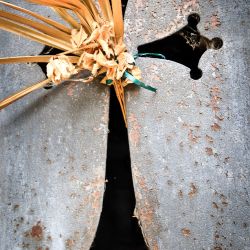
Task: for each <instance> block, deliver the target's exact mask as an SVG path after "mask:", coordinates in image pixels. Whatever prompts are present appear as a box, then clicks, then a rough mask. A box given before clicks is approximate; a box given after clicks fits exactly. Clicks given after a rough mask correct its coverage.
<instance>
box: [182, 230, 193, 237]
mask: <svg viewBox="0 0 250 250" xmlns="http://www.w3.org/2000/svg"><path fill="white" fill-rule="evenodd" d="M181 233H182V235H183V236H184V237H189V236H190V235H191V231H190V229H188V228H182V229H181Z"/></svg>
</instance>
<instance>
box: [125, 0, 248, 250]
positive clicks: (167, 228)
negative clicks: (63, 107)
mask: <svg viewBox="0 0 250 250" xmlns="http://www.w3.org/2000/svg"><path fill="white" fill-rule="evenodd" d="M192 12H196V13H199V14H200V16H201V22H200V24H199V29H200V30H201V32H202V34H203V35H206V36H208V37H209V38H212V37H215V36H219V37H221V38H222V39H223V42H224V45H223V47H222V49H220V50H218V51H214V50H209V51H207V52H206V53H205V55H204V56H203V57H202V59H201V61H200V65H199V66H200V68H201V69H202V70H203V77H202V78H201V79H200V80H197V81H195V80H192V79H190V77H189V69H188V68H186V67H184V66H183V65H180V64H177V63H175V62H171V61H165V60H159V59H146V58H141V59H138V60H137V64H138V65H139V67H140V68H141V69H142V72H143V79H144V82H146V83H148V84H150V85H152V86H155V87H157V89H158V91H157V93H156V94H154V93H152V92H150V91H147V90H145V89H139V88H135V87H133V86H130V87H129V88H128V90H127V94H126V96H127V97H126V98H127V110H128V126H129V127H128V130H129V131H128V132H129V141H130V152H131V164H132V172H133V179H134V187H135V194H136V202H137V203H136V213H135V214H136V216H137V217H138V219H139V221H140V224H141V227H142V230H143V233H144V236H145V240H146V241H147V243H148V245H149V246H150V249H154V250H155V249H161V250H179V249H183V250H184V249H187V250H190V249H217V250H220V249H233V250H235V249H250V239H249V235H250V232H249V223H250V209H249V188H250V186H249V162H250V159H249V158H250V157H249V100H250V98H249V97H250V96H249V93H250V92H249V73H248V64H249V49H248V46H249V37H250V36H249V22H248V20H249V4H248V1H237V2H235V1H220V0H218V1H216V0H214V1H168V2H167V1H139V0H138V1H130V2H129V3H128V9H127V16H126V32H127V33H126V34H127V37H126V39H127V43H128V45H129V47H130V50H131V51H133V52H136V47H137V46H138V45H140V44H143V43H145V42H150V41H153V40H155V39H158V38H161V37H164V36H167V35H170V34H172V33H173V32H175V31H177V30H178V29H179V28H181V27H183V26H184V25H185V24H186V17H187V15H188V14H189V13H192ZM158 14H159V17H158Z"/></svg>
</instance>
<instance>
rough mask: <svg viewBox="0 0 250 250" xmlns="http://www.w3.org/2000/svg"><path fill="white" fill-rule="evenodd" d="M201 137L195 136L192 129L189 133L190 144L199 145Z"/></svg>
mask: <svg viewBox="0 0 250 250" xmlns="http://www.w3.org/2000/svg"><path fill="white" fill-rule="evenodd" d="M200 138H201V137H200V136H196V135H194V134H193V130H192V129H190V130H189V132H188V139H189V141H190V142H192V143H198V140H199V139H200Z"/></svg>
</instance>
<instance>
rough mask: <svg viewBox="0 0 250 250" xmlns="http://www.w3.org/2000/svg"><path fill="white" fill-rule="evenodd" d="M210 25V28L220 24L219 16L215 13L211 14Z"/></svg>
mask: <svg viewBox="0 0 250 250" xmlns="http://www.w3.org/2000/svg"><path fill="white" fill-rule="evenodd" d="M210 25H211V27H212V29H215V28H217V27H219V26H220V25H221V22H220V18H219V17H218V15H217V14H213V15H212V16H211V18H210Z"/></svg>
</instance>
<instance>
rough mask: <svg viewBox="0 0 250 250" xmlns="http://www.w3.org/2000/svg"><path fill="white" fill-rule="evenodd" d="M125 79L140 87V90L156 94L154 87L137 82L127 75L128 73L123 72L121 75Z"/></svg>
mask: <svg viewBox="0 0 250 250" xmlns="http://www.w3.org/2000/svg"><path fill="white" fill-rule="evenodd" d="M123 76H124V77H125V78H127V79H129V80H130V81H132V82H133V83H134V84H135V85H137V86H139V87H141V88H144V89H147V90H150V91H153V92H156V91H157V89H156V88H154V87H151V86H149V85H146V84H145V83H144V82H141V81H139V80H138V79H136V78H135V77H134V76H133V75H131V74H130V73H128V71H125V72H124V75H123Z"/></svg>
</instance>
